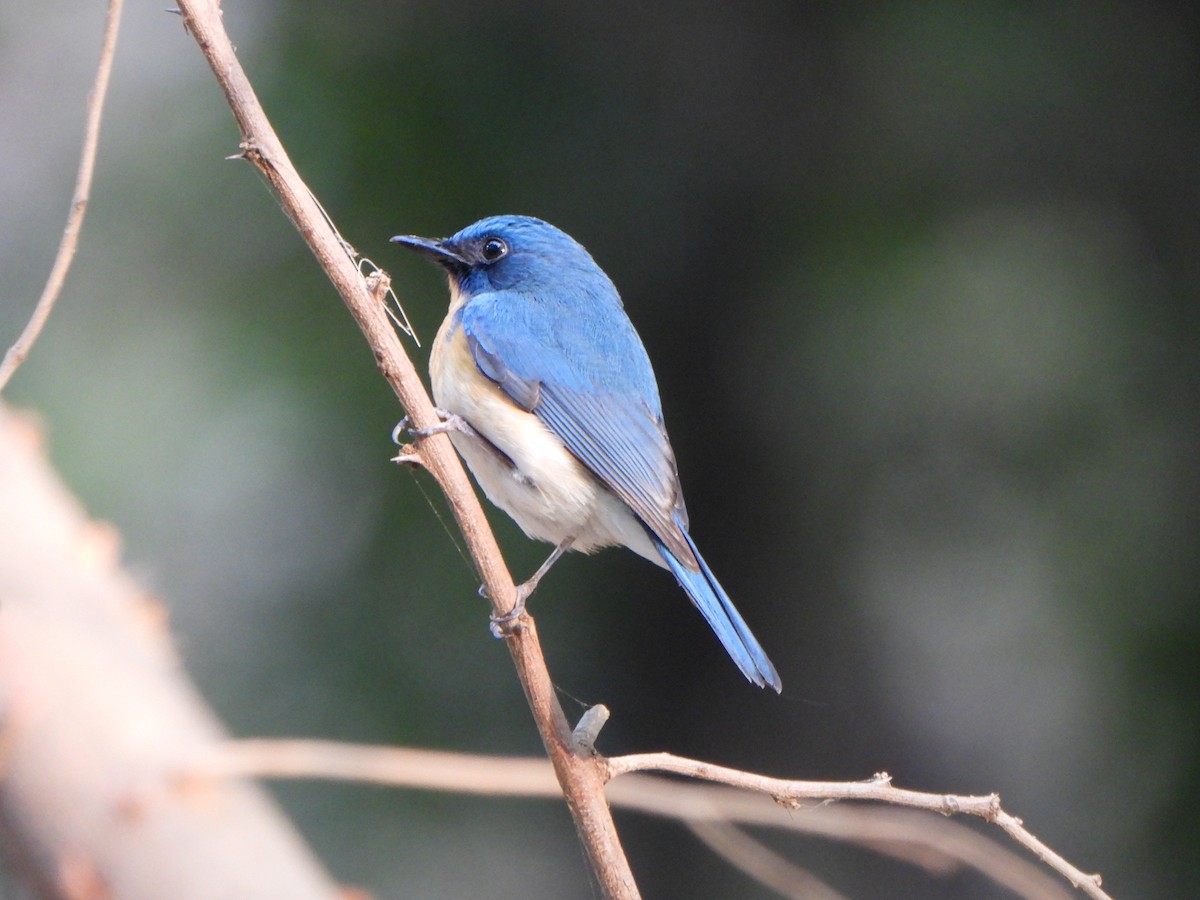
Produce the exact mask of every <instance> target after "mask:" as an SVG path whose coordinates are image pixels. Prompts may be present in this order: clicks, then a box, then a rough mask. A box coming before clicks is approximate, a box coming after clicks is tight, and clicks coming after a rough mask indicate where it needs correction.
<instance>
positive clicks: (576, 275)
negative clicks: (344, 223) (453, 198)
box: [392, 216, 616, 297]
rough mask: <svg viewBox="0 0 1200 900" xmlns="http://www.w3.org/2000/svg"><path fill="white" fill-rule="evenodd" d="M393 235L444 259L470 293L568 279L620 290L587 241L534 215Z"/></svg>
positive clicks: (534, 288)
mask: <svg viewBox="0 0 1200 900" xmlns="http://www.w3.org/2000/svg"><path fill="white" fill-rule="evenodd" d="M392 240H393V241H394V242H396V243H398V244H403V245H404V246H406V247H408V248H410V249H412V250H415V251H416V252H418V253H420V254H421V255H422V256H424V257H426V258H427V259H429V260H431V261H433V262H435V263H437V264H438V265H440V266H441V267H442V268H443V269H445V270H446V271H447V272H448V273H449V275H450V278H451V279H452V280H453V282H454V286H455V287H456V288H457V290H458V291H460V292H461V293H463V294H464V295H466V296H467V297H471V296H474V295H476V294H481V293H485V292H488V291H504V290H515V291H521V292H529V293H538V292H542V291H547V290H551V289H555V288H561V287H562V286H563V285H565V284H574V285H576V286H578V287H581V288H586V289H588V290H589V292H596V293H598V292H605V293H607V292H609V291H611V292H612V293H614V294H615V293H616V291H615V288H613V287H612V282H610V281H609V280H608V276H607V275H605V274H604V272H603V271H602V270H601V269H600V267H599V266H598V265H596V263H595V261H594V260H593V259H592V257H591V255H590V254H589V253H588V252H587V250H585V249H584V248H583V246H582V245H580V244H579V243H578V242H577V241H576V240H575V239H574V238H572V237H571V236H570V235H568V234H566V233H565V232H563V231H560V230H559V229H557V228H555V227H554V226H553V225H551V224H549V223H548V222H543V221H542V220H541V219H535V218H532V217H530V216H491V217H489V218H486V219H480V220H479V221H478V222H476V223H474V224H473V225H468V226H467V227H466V228H464V229H463V230H462V231H460V232H458V233H457V234H455V235H452V236H451V237H448V238H440V239H439V238H424V237H417V236H416V235H397V236H396V237H394V238H392Z"/></svg>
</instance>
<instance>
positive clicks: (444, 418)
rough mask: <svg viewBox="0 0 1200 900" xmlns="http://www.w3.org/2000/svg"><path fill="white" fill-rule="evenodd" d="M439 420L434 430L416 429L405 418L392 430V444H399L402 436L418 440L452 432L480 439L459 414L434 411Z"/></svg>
mask: <svg viewBox="0 0 1200 900" xmlns="http://www.w3.org/2000/svg"><path fill="white" fill-rule="evenodd" d="M434 412H436V413H437V416H438V418H439V419H440V420H441V421H440V422H438V424H436V425H434V426H433V427H432V428H415V427H413V424H412V420H411V419H410V418H409V417H408V416H405V417H404V418H403V419H401V420H400V421H399V422H397V423H396V427H395V428H393V429H392V443H393V444H399V443H400V436H401V435H402V434H406V433H407V434H411V435H412V436H413V437H415V438H417V439H418V440H419V439H421V438H427V437H432V436H433V435H435V434H446V433H448V432H451V431H457V432H459V433H460V434H466V435H470V436H471V437H479V435H478V434H477V433H476V431H475V429H474V428H472V427H471V426H470V425H469V424H467V420H466V419H464V418H463V417H462V416H460V415H459V414H458V413H452V412H448V411H447V410H444V409H442V408H441V407H438V408H436V409H435V410H434Z"/></svg>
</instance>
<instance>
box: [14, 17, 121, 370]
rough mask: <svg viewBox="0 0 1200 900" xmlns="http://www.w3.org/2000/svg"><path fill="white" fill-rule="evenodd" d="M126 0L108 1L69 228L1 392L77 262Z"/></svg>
mask: <svg viewBox="0 0 1200 900" xmlns="http://www.w3.org/2000/svg"><path fill="white" fill-rule="evenodd" d="M123 2H124V0H108V17H107V19H105V22H104V41H103V43H102V45H101V49H100V65H99V68H98V69H97V71H96V80H95V82H94V83H93V85H92V90H91V93H90V94H88V102H87V126H86V127H85V128H84V134H83V150H82V152H81V153H80V158H79V173H78V174H77V175H76V176H75V196H74V197H72V198H71V212H70V213H69V214H68V215H67V227H66V228H65V229H64V231H63V236H62V240H61V241H59V244H58V253H57V255H56V256H55V257H54V265H53V266H52V267H51V268H50V277H49V278H47V279H46V286H45V287H44V288H42V296H41V297H40V298H39V299H38V302H37V306H35V307H34V308H33V315H32V316H30V318H29V322H28V324H26V326H25V330H24V331H22V332H21V336H20V337H18V338H17V340H16V343H14V344H13V345H12V346H11V347H9V348H8V352H7V353H5V354H4V360H3V361H0V391H3V390H4V386H5V385H6V384H8V380H9V379H10V378H12V376H13V373H14V372H16V371H17V367H18V366H20V365H21V363H23V362H24V361H25V358H26V357H27V356H29V351H30V349H31V348H32V347H33V343H34V341H36V340H37V339H38V335H39V334H41V333H42V326H44V325H45V324H46V320H47V319H48V318H50V311H51V310H52V309H53V308H54V304H55V302H56V301H57V300H58V295H59V294H60V293H61V292H62V287H63V284H64V283H65V282H66V280H67V272H69V271H70V269H71V261H72V260H73V259H75V248H76V247H77V246H78V245H79V231H80V229H81V228H83V214H84V213H85V212H86V211H87V205H88V197H89V195H90V194H91V190H92V172H93V171H95V168H96V145H97V144H98V143H99V140H100V119H101V118H102V117H103V114H104V97H105V95H107V94H108V75H109V73H110V72H111V71H112V61H113V54H114V52H115V50H116V48H117V32H118V31H119V30H120V26H121V6H122V4H123Z"/></svg>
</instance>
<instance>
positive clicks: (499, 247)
mask: <svg viewBox="0 0 1200 900" xmlns="http://www.w3.org/2000/svg"><path fill="white" fill-rule="evenodd" d="M479 252H480V254H481V255H482V256H483V258H484V261H485V262H495V261H496V260H498V259H499V258H500V257H502V256H503V255H504V254H506V253H507V252H508V244H506V243H504V241H502V240H500V238H497V237H492V238H488V239H487V240H486V241H484V242H483V246H482V247H481V248H480V250H479Z"/></svg>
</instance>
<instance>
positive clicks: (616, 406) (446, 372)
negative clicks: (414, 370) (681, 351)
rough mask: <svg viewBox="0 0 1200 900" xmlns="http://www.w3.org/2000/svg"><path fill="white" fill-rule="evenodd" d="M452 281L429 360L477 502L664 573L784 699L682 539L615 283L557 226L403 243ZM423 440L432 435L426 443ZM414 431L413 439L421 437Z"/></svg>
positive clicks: (650, 396) (556, 537) (530, 531)
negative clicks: (630, 555) (480, 496)
mask: <svg viewBox="0 0 1200 900" xmlns="http://www.w3.org/2000/svg"><path fill="white" fill-rule="evenodd" d="M392 240H393V241H396V242H398V243H401V244H404V245H405V246H407V247H410V248H412V249H413V250H416V251H417V252H418V253H420V254H422V255H423V256H425V257H427V258H429V259H431V260H433V261H434V262H436V263H438V264H439V265H440V266H441V267H442V268H443V269H445V270H446V272H447V273H448V274H449V276H450V277H449V281H450V312H449V314H448V315H447V316H446V320H445V322H443V323H442V327H441V329H440V330H439V331H438V334H437V337H436V338H435V340H434V342H433V347H432V349H431V356H430V362H429V370H430V377H431V380H432V383H433V398H434V401H435V402H436V403H437V405H438V407H439V412H440V414H441V415H442V417H443V420H444V421H443V424H442V425H441V426H439V427H438V428H437V429H434V430H438V431H441V430H444V431H447V432H449V434H450V438H451V440H452V441H453V442H454V446H455V449H457V450H458V452H459V453H460V454H461V455H462V458H463V459H464V460H466V463H467V466H468V467H469V468H470V469H471V472H472V473H473V474H474V475H475V479H476V480H477V481H478V482H479V485H480V486H481V487H482V488H483V491H484V493H485V494H487V496H488V498H489V499H490V500H491V501H492V502H493V503H495V504H496V505H497V506H499V507H500V508H501V509H502V510H504V511H505V512H506V513H508V514H509V515H510V516H512V518H513V519H515V520H516V522H517V524H518V525H520V526H521V528H522V529H524V531H525V533H526V534H527V535H529V536H530V537H531V538H534V539H536V540H541V541H548V542H550V543H551V544H554V545H555V549H554V552H553V553H552V554H551V555H550V558H549V559H547V560H546V562H545V563H544V564H543V565H542V567H541V568H540V569H538V571H537V572H536V573H535V574H534V576H533V577H532V578H531V579H529V581H527V582H525V583H524V584H523V585H520V586H519V587H518V589H517V600H518V602H517V610H516V611H515V612H516V614H519V613H520V611H521V610H522V609H523V607H524V603H525V600H526V598H527V597H528V596H529V595H530V593H532V592H533V589H534V588H535V587H536V586H537V583H538V581H539V580H540V579H541V578H542V576H543V575H545V574H546V572H547V571H548V570H549V569H550V567H551V566H552V565H553V564H554V563H555V561H556V560H557V559H558V558H559V557H560V556H561V555H562V554H563V553H564V552H566V551H567V550H580V551H583V552H585V553H590V552H592V551H594V550H597V549H599V548H601V547H608V546H612V545H615V544H620V545H623V546H625V547H628V548H629V549H630V550H632V551H633V552H634V553H637V554H639V555H641V556H644V557H645V558H646V559H648V560H650V561H651V562H654V563H656V564H658V565H660V566H663V567H664V568H667V569H670V570H671V572H672V573H673V574H674V575H675V578H676V579H678V581H679V584H680V585H681V586H682V587H683V589H684V590H685V591H686V592H687V595H688V596H689V597H690V598H691V600H692V603H694V604H695V606H696V608H697V609H699V610H700V612H701V614H702V615H703V616H704V618H705V620H706V621H707V622H708V624H709V626H710V627H711V628H712V630H713V631H714V632H716V635H717V637H718V638H719V639H720V641H721V643H722V644H723V645H724V647H725V650H726V651H727V652H728V653H729V655H730V656H731V657H732V658H733V661H734V662H735V663H737V666H738V668H739V669H741V670H742V674H744V675H745V676H746V677H747V678H748V679H750V681H752V682H754V684H757V685H759V686H760V687H766V686H770V687H773V688H774V689H775V690H776V691H779V690H781V689H782V685H781V683H780V680H779V675H778V673H777V672H776V671H775V667H774V666H773V665H771V661H770V660H769V659H767V654H766V653H765V652H764V651H763V649H762V647H761V646H759V643H758V641H757V640H755V638H754V635H753V634H751V633H750V628H749V626H747V625H746V623H745V621H744V620H743V619H742V617H741V615H740V614H739V613H738V611H737V610H736V609H735V608H734V606H733V602H732V601H731V600H730V599H729V595H728V594H726V593H725V590H724V589H723V588H722V587H721V585H720V584H719V583H718V582H717V579H716V577H715V576H714V575H713V573H712V571H711V570H710V569H709V568H708V566H707V565H706V564H705V562H704V559H703V557H701V556H700V551H698V550H697V549H696V545H695V543H694V542H693V541H692V538H691V536H690V535H689V534H688V515H687V510H686V509H685V508H684V503H683V493H682V490H681V489H680V485H679V473H678V471H677V469H676V466H675V454H674V453H673V452H672V450H671V444H670V441H669V440H668V439H667V432H666V429H665V427H664V426H663V416H662V404H661V402H660V401H659V398H658V385H657V383H656V382H655V380H654V371H653V370H652V369H651V367H650V360H649V358H648V357H647V356H646V350H645V348H644V347H643V346H642V342H641V339H640V338H639V337H638V335H637V332H636V331H635V330H634V328H633V323H632V322H630V321H629V317H628V316H627V315H626V314H625V309H624V307H623V306H622V304H621V298H620V296H619V295H618V294H617V289H616V288H615V287H614V286H613V283H612V281H610V280H609V278H608V276H607V275H605V274H604V272H603V271H602V270H601V268H600V267H599V266H598V265H596V263H595V261H594V260H593V259H592V257H591V256H590V255H589V254H588V252H587V251H586V250H585V249H584V248H583V247H582V246H580V244H579V243H577V242H576V241H575V240H574V239H573V238H571V237H570V236H569V235H567V234H564V233H563V232H562V231H560V230H559V229H557V228H555V227H554V226H553V225H550V224H547V223H546V222H543V221H541V220H540V219H534V218H530V217H528V216H494V217H492V218H487V219H482V220H481V221H479V222H476V223H475V224H474V225H470V226H468V227H467V228H464V229H463V230H462V231H460V232H458V234H456V235H454V236H453V237H449V238H445V239H442V240H435V239H431V238H423V237H415V236H412V235H400V236H397V237H394V238H392ZM424 433H425V434H427V433H429V432H424ZM418 434H420V433H418Z"/></svg>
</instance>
